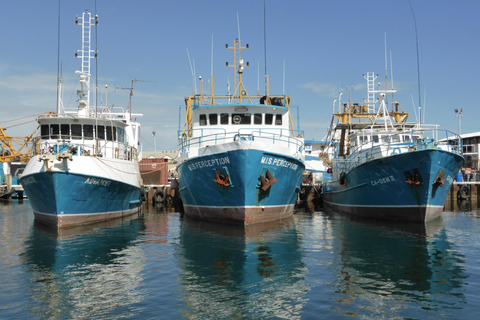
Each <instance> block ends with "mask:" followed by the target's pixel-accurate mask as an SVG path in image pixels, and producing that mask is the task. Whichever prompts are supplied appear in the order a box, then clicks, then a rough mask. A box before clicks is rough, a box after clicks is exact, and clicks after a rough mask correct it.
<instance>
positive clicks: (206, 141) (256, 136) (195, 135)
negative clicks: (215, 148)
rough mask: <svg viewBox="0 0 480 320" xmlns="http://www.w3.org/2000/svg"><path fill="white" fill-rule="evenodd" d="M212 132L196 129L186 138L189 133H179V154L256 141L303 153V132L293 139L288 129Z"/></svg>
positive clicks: (299, 132) (210, 130) (222, 130)
mask: <svg viewBox="0 0 480 320" xmlns="http://www.w3.org/2000/svg"><path fill="white" fill-rule="evenodd" d="M215 131H218V132H212V129H211V128H209V129H197V130H190V132H192V136H191V137H188V135H189V131H186V132H185V134H184V135H183V132H181V133H180V135H179V137H180V139H179V145H178V147H179V148H178V150H179V151H180V153H185V152H189V151H191V150H192V149H198V148H202V147H205V146H210V145H218V144H224V143H227V142H233V141H239V140H240V141H256V142H265V143H267V144H275V145H283V146H285V147H288V148H289V149H291V150H295V152H294V153H297V152H300V153H302V154H303V153H304V148H305V145H304V140H303V138H298V137H299V136H300V137H303V131H298V132H295V137H292V135H291V130H289V129H281V128H278V129H270V128H269V129H254V130H252V129H251V128H250V129H248V128H240V129H238V130H237V131H231V132H227V131H226V130H225V129H217V130H215Z"/></svg>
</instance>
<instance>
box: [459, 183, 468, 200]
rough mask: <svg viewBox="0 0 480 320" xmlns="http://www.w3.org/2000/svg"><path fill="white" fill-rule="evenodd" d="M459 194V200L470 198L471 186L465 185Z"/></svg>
mask: <svg viewBox="0 0 480 320" xmlns="http://www.w3.org/2000/svg"><path fill="white" fill-rule="evenodd" d="M458 193H459V198H461V199H468V198H470V186H467V185H463V186H462V187H461V188H460V190H459V191H458Z"/></svg>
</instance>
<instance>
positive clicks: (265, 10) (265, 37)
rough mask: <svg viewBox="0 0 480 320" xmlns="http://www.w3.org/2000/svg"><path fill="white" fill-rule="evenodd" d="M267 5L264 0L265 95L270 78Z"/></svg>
mask: <svg viewBox="0 0 480 320" xmlns="http://www.w3.org/2000/svg"><path fill="white" fill-rule="evenodd" d="M266 12H267V5H266V0H263V52H264V59H265V93H267V92H268V78H267V22H266V21H267V18H266Z"/></svg>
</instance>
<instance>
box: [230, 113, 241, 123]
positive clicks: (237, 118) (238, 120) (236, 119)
mask: <svg viewBox="0 0 480 320" xmlns="http://www.w3.org/2000/svg"><path fill="white" fill-rule="evenodd" d="M232 120H233V123H234V124H240V121H242V117H241V116H239V115H238V114H236V115H234V116H233V118H232Z"/></svg>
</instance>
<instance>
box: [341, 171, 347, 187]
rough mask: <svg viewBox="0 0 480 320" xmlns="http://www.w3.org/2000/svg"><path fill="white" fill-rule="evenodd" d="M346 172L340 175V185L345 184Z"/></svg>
mask: <svg viewBox="0 0 480 320" xmlns="http://www.w3.org/2000/svg"><path fill="white" fill-rule="evenodd" d="M345 178H346V177H345V172H342V173H340V184H341V185H343V184H345Z"/></svg>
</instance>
